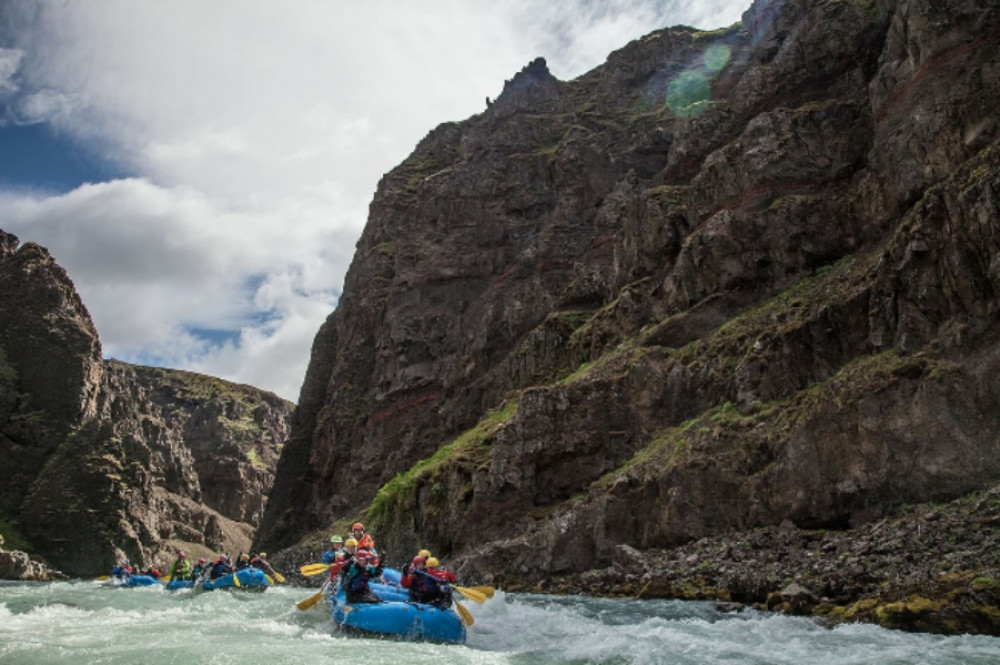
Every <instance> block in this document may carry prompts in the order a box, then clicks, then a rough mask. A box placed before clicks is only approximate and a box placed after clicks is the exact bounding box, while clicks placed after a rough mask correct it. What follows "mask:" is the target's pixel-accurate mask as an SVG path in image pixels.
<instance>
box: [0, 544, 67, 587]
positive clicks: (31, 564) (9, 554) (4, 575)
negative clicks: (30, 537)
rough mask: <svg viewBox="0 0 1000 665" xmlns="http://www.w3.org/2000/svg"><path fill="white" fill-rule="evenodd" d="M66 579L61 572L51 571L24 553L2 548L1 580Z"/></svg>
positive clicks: (43, 580)
mask: <svg viewBox="0 0 1000 665" xmlns="http://www.w3.org/2000/svg"><path fill="white" fill-rule="evenodd" d="M0 544H2V543H0ZM65 578H66V576H65V575H63V574H62V573H61V572H59V571H57V570H52V569H50V568H49V567H48V566H46V565H45V564H44V563H41V562H40V561H34V560H32V559H31V557H30V556H28V555H27V554H25V553H24V552H21V551H18V550H5V549H3V548H2V547H0V580H24V581H27V582H51V581H52V580H60V579H65Z"/></svg>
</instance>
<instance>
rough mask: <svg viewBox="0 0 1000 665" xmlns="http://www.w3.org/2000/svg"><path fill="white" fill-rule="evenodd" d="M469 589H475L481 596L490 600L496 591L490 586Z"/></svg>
mask: <svg viewBox="0 0 1000 665" xmlns="http://www.w3.org/2000/svg"><path fill="white" fill-rule="evenodd" d="M469 588H470V589H475V590H476V591H478V592H479V593H481V594H483V595H484V596H486V597H487V598H492V597H493V596H494V594H496V592H497V590H496V589H494V588H493V587H491V586H473V587H469Z"/></svg>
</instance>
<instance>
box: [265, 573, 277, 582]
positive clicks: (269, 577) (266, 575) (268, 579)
mask: <svg viewBox="0 0 1000 665" xmlns="http://www.w3.org/2000/svg"><path fill="white" fill-rule="evenodd" d="M264 577H266V578H267V581H268V583H269V584H274V583H275V582H274V578H273V577H271V576H270V575H268V574H267V573H264Z"/></svg>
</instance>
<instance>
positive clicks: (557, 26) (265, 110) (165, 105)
mask: <svg viewBox="0 0 1000 665" xmlns="http://www.w3.org/2000/svg"><path fill="white" fill-rule="evenodd" d="M745 1H746V2H747V4H749V2H748V0H745ZM39 6H40V8H41V9H40V10H39V11H37V12H27V13H26V15H25V16H21V17H17V18H16V19H14V23H15V27H16V28H17V30H16V31H15V33H16V34H14V35H13V36H12V37H11V39H12V40H13V41H12V43H11V44H9V45H8V46H10V48H0V92H5V93H6V94H7V95H8V96H11V95H14V94H15V93H17V94H18V95H19V97H18V99H17V106H16V108H17V109H18V112H19V113H20V114H21V118H22V119H24V120H30V121H45V122H48V123H49V124H51V125H52V126H53V127H55V128H56V129H57V130H59V131H60V132H62V133H63V134H65V135H69V136H73V137H75V138H76V139H77V140H79V141H81V142H84V143H86V144H87V145H89V146H90V147H91V148H92V149H94V150H97V151H99V152H100V153H101V154H103V155H109V156H111V157H112V158H113V159H114V160H115V161H116V162H117V163H118V164H120V165H121V166H122V169H123V170H124V171H126V172H129V173H134V174H136V175H137V177H136V178H133V179H126V180H118V181H114V182H107V183H98V184H93V185H87V186H83V187H80V188H79V189H77V190H75V191H73V192H70V193H68V194H62V195H58V196H46V195H43V194H39V193H35V194H31V195H28V194H24V193H13V192H8V193H7V194H4V195H2V198H0V205H3V207H4V209H5V210H6V211H7V212H8V214H7V215H6V216H5V218H4V220H3V221H2V222H0V225H2V226H3V227H4V229H5V230H7V231H10V232H13V233H16V234H17V235H19V236H20V237H21V239H22V240H34V241H37V242H39V243H41V244H43V245H46V246H48V247H49V248H50V249H51V250H52V252H53V254H54V255H55V257H56V259H57V260H58V261H59V262H60V263H61V264H62V265H64V266H65V267H66V268H67V270H68V272H69V274H70V276H71V277H72V279H73V280H74V282H75V284H76V285H77V288H78V290H79V291H80V292H81V296H82V297H83V299H84V302H85V303H86V305H87V307H88V309H89V310H90V311H91V314H92V316H93V317H94V319H95V323H96V324H97V327H98V330H99V332H100V335H101V339H102V342H103V344H104V347H105V352H106V354H108V355H115V356H117V357H122V358H123V359H127V360H128V359H143V358H145V359H147V360H155V361H156V362H160V363H162V364H166V365H169V366H176V367H184V368H187V369H195V370H197V371H203V372H207V373H212V374H215V375H218V376H222V377H224V378H229V379H234V380H239V381H243V382H248V383H252V384H254V385H259V386H261V387H264V388H268V389H272V390H275V391H277V392H279V394H281V395H282V396H284V397H287V398H291V399H295V398H297V396H298V386H299V385H300V384H301V381H302V378H303V375H304V371H305V365H306V363H307V361H308V357H309V347H310V345H311V342H312V338H313V336H314V335H315V332H316V330H317V329H318V328H319V325H320V324H321V323H322V321H323V320H324V318H325V317H326V316H327V315H328V314H329V312H330V311H331V309H332V307H333V306H334V304H335V297H336V294H337V293H339V289H340V288H341V287H342V283H343V276H344V273H345V272H346V270H347V266H348V264H349V262H350V260H351V257H352V255H353V251H354V243H355V241H356V239H357V237H358V235H359V234H360V231H361V229H362V227H363V225H364V222H365V218H366V215H367V207H368V204H369V202H370V200H371V197H372V195H373V193H374V191H375V186H376V184H377V182H378V179H379V178H380V177H381V176H382V174H383V173H386V172H388V171H389V170H390V169H392V168H393V167H394V166H395V165H396V164H398V163H399V162H400V161H401V160H403V159H404V158H405V157H406V156H407V155H408V154H409V153H410V152H411V151H412V149H413V147H414V146H415V145H416V143H417V142H418V141H419V140H420V139H421V138H422V137H423V136H424V135H426V133H427V132H428V131H429V130H431V129H432V128H433V127H434V126H436V125H437V124H439V123H441V122H445V121H453V120H462V119H465V118H467V117H468V116H470V115H472V114H475V113H478V112H481V111H482V110H483V109H484V106H485V104H484V100H485V97H487V96H490V97H495V96H496V95H497V94H499V92H500V91H501V90H502V88H503V84H504V81H505V80H506V79H509V78H511V77H512V76H513V75H514V74H515V73H516V72H517V71H519V70H520V69H521V68H522V67H523V66H524V65H526V64H527V63H528V62H530V61H531V60H532V59H534V58H535V57H537V56H544V57H546V58H547V60H548V63H549V66H550V69H551V70H552V71H553V73H554V74H555V75H556V76H558V77H560V78H573V77H575V76H578V75H580V74H582V73H584V72H585V71H587V70H589V69H591V68H593V67H595V66H597V65H599V64H600V63H601V62H603V61H604V59H605V58H606V57H607V55H608V54H609V53H610V52H611V51H612V50H615V49H618V48H620V47H622V46H624V45H625V44H626V43H627V42H628V41H629V40H630V39H634V38H637V37H639V36H641V35H643V34H646V33H648V32H650V31H652V30H655V29H658V28H661V27H664V26H666V25H674V24H679V23H685V24H694V25H699V26H700V27H706V28H709V27H718V26H720V25H726V24H729V23H732V22H733V21H736V20H738V19H739V14H740V13H741V11H742V10H743V9H745V7H744V6H742V5H741V3H734V2H731V1H723V0H716V1H715V2H693V1H692V2H676V1H674V2H639V1H638V0H609V1H608V2H594V1H587V0H579V1H578V2H573V3H542V2H534V1H529V0H512V1H511V2H501V3H497V2H488V1H486V0H475V1H466V0H433V1H428V2H421V3H413V2H405V1H402V0H399V1H395V2H376V3H361V2H338V3H334V2H326V1H321V0H315V1H311V2H310V1H301V2H295V3H291V4H289V3H284V2H277V1H276V0H275V1H263V0H261V1H260V2H252V3H248V2H245V1H244V0H213V2H203V1H200V0H198V1H196V0H171V1H169V2H167V1H165V0H163V1H151V2H134V1H132V0H99V1H95V2H87V3H58V4H57V3H55V2H46V3H42V4H41V5H39ZM194 329H211V330H228V331H230V332H231V337H230V338H227V339H226V340H225V341H223V342H221V343H216V344H214V345H213V344H212V343H209V342H206V340H205V338H204V337H199V336H198V335H195V334H193V333H192V332H191V331H192V330H194Z"/></svg>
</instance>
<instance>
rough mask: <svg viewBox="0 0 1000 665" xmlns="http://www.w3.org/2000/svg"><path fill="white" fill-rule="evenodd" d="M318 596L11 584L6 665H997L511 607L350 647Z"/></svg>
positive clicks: (841, 633) (992, 655) (2, 602)
mask: <svg viewBox="0 0 1000 665" xmlns="http://www.w3.org/2000/svg"><path fill="white" fill-rule="evenodd" d="M311 593H312V590H310V589H301V588H292V587H287V586H285V587H272V588H271V589H268V590H267V591H266V592H265V593H262V594H251V593H247V592H228V591H214V592H210V593H201V594H192V593H191V592H190V591H181V592H175V593H171V592H167V591H164V590H163V589H162V588H160V587H158V586H157V587H147V588H135V589H113V588H107V587H104V586H102V585H101V584H99V583H97V582H90V581H75V582H54V583H13V582H0V663H2V664H3V665H8V664H11V665H22V664H23V665H46V664H50V663H60V664H63V663H72V664H73V665H98V664H100V665H119V664H126V663H127V664H129V665H132V664H140V663H141V664H143V665H167V664H170V665H188V664H195V663H197V664H199V665H201V664H207V665H228V664H230V663H232V664H239V665H255V664H259V665H281V664H285V663H288V664H292V663H303V664H308V665H325V664H333V663H352V664H361V665H383V664H390V663H392V664H401V665H409V664H419V663H427V664H432V663H433V664H435V665H449V664H456V665H459V664H475V665H493V664H510V665H535V664H538V665H542V664H545V665H553V664H556V665H558V664H565V665H570V664H572V665H590V664H594V665H597V664H601V665H645V664H653V663H657V664H659V663H678V664H686V663H759V664H773V663H788V664H790V665H791V664H795V665H799V664H803V663H808V664H809V665H854V664H858V663H872V664H876V663H877V664H879V665H886V664H890V663H898V664H904V663H905V664H906V665H914V664H918V663H919V664H928V665H931V664H935V665H936V664H940V665H945V664H959V663H961V664H963V665H965V664H976V663H982V664H983V665H986V664H987V663H989V664H995V663H1000V638H995V637H976V636H956V637H941V636H934V635H923V634H910V633H901V632H895V631H888V630H883V629H881V628H877V627H875V626H870V625H860V624H855V625H844V626H839V627H836V628H833V629H830V628H824V627H822V626H820V625H819V624H818V623H817V622H815V621H813V620H811V619H808V618H795V617H785V616H778V615H771V614H764V613H758V612H753V611H749V612H742V613H738V614H722V613H720V612H718V611H716V609H715V608H714V606H713V605H712V604H711V603H693V602H681V601H660V600H651V601H645V600H644V601H638V600H609V599H600V598H583V597H567V596H562V597H558V596H538V595H530V594H504V593H503V592H498V593H497V594H496V596H495V597H494V598H492V599H490V600H488V601H486V602H485V603H483V604H481V605H477V604H475V603H472V602H471V601H470V602H465V603H463V604H464V605H465V606H466V608H467V609H469V611H470V612H471V613H472V614H473V615H474V617H475V624H474V625H473V626H471V627H470V628H469V631H468V642H467V644H466V645H464V646H455V645H436V644H420V643H406V642H399V641H392V640H380V639H368V638H361V637H356V636H347V635H343V634H341V633H339V632H338V631H337V630H336V628H335V626H334V624H333V623H332V621H331V619H330V613H329V611H328V608H327V606H326V605H325V604H323V603H320V604H318V605H316V606H315V607H314V608H312V609H310V610H308V611H305V612H303V611H300V610H298V609H296V607H295V603H296V602H297V601H299V600H302V599H304V598H306V597H308V596H309V595H311Z"/></svg>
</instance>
